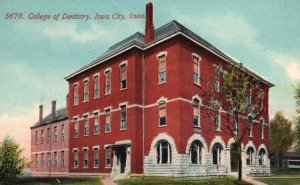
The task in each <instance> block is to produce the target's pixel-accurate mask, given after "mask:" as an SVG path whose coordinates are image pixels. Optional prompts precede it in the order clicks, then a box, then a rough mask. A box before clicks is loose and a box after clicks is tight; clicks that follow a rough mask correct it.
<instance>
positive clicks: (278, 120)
mask: <svg viewBox="0 0 300 185" xmlns="http://www.w3.org/2000/svg"><path fill="white" fill-rule="evenodd" d="M271 136H272V137H271V138H272V142H271V148H272V150H273V151H274V152H276V166H277V167H279V166H280V164H279V161H280V160H279V156H280V155H282V154H284V153H285V152H286V151H287V150H288V149H289V148H290V146H291V145H292V144H293V141H294V139H295V134H294V132H293V130H292V122H291V121H289V120H288V119H286V118H285V117H284V115H283V112H276V114H275V117H274V118H273V119H272V120H271Z"/></svg>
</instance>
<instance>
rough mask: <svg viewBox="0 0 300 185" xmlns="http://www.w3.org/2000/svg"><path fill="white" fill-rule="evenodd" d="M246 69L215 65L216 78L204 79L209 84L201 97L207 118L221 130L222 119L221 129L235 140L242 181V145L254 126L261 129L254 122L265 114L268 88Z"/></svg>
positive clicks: (239, 174)
mask: <svg viewBox="0 0 300 185" xmlns="http://www.w3.org/2000/svg"><path fill="white" fill-rule="evenodd" d="M242 69H243V66H242V65H241V66H239V67H238V66H233V65H227V66H225V67H224V68H223V67H222V66H216V65H215V66H214V72H215V78H207V79H204V81H205V82H206V85H204V86H203V91H202V94H201V96H202V97H204V103H205V104H207V105H209V107H210V108H209V109H208V111H207V115H208V117H210V120H211V122H212V123H215V124H216V127H218V125H217V124H218V122H220V119H221V120H222V126H219V127H220V128H219V129H220V130H221V131H222V132H224V133H225V134H229V135H230V136H231V137H232V138H233V139H234V140H235V144H236V145H237V149H238V172H239V173H238V178H239V180H241V179H242V158H241V154H242V142H243V140H244V137H245V135H247V133H249V132H250V130H252V129H253V127H257V126H259V124H256V123H254V122H252V121H253V120H254V119H255V118H257V117H258V116H259V115H260V114H262V113H263V112H264V105H263V102H264V88H265V87H264V85H263V84H262V83H261V82H260V81H259V80H258V79H256V78H254V77H251V76H249V74H247V73H246V72H244V71H242ZM205 101H206V102H205ZM220 109H221V110H222V113H220ZM249 115H250V117H249ZM248 118H249V119H248ZM240 122H243V123H245V124H240Z"/></svg>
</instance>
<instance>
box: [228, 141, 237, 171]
mask: <svg viewBox="0 0 300 185" xmlns="http://www.w3.org/2000/svg"><path fill="white" fill-rule="evenodd" d="M238 157H239V155H238V146H237V144H236V143H232V144H231V145H230V166H231V172H237V171H238V168H239V158H238Z"/></svg>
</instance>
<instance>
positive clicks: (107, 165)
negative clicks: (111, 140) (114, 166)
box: [105, 147, 112, 168]
mask: <svg viewBox="0 0 300 185" xmlns="http://www.w3.org/2000/svg"><path fill="white" fill-rule="evenodd" d="M108 152H109V154H110V155H109V158H108ZM108 159H109V161H110V163H108V162H107V160H108ZM111 163H112V161H111V148H110V147H106V148H105V168H111Z"/></svg>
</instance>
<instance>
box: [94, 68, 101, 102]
mask: <svg viewBox="0 0 300 185" xmlns="http://www.w3.org/2000/svg"><path fill="white" fill-rule="evenodd" d="M96 79H97V81H96ZM93 80H94V81H93V85H94V99H97V98H100V74H99V73H96V74H94V76H93ZM96 82H97V83H96ZM97 92H98V94H97Z"/></svg>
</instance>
